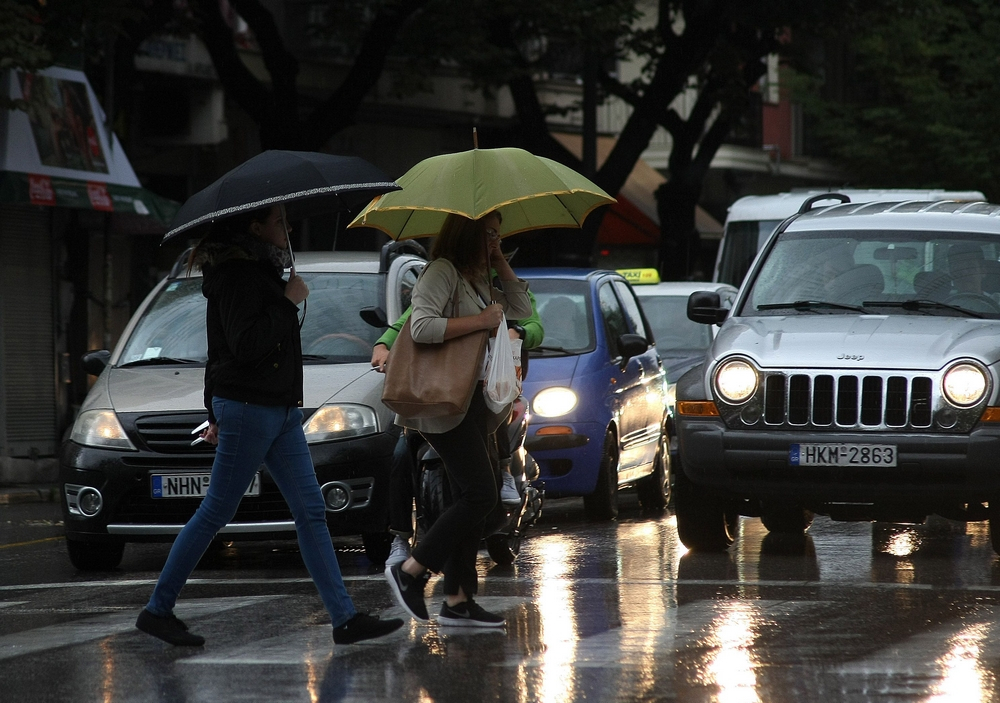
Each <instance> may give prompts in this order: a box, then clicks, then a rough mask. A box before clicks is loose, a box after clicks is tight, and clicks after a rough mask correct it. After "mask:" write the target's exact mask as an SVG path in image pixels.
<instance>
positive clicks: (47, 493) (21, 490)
mask: <svg viewBox="0 0 1000 703" xmlns="http://www.w3.org/2000/svg"><path fill="white" fill-rule="evenodd" d="M56 500H59V486H58V484H54V483H38V484H22V485H19V486H6V485H0V506H3V505H14V504H17V503H49V502H51V501H56Z"/></svg>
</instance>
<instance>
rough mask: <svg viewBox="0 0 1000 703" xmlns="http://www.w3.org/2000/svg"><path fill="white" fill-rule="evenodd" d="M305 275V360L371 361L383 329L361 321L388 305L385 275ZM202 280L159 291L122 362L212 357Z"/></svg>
mask: <svg viewBox="0 0 1000 703" xmlns="http://www.w3.org/2000/svg"><path fill="white" fill-rule="evenodd" d="M301 276H302V278H303V280H304V281H305V282H306V285H308V286H309V298H308V300H307V301H306V305H305V320H304V321H303V323H302V330H301V337H302V354H303V360H304V361H305V363H307V364H309V363H319V364H347V363H362V362H367V361H369V360H370V359H371V350H372V345H373V344H375V340H376V339H378V337H379V335H380V334H381V333H382V330H380V329H377V328H375V327H372V326H370V325H369V324H368V323H366V322H365V321H364V320H362V319H361V316H360V315H359V311H360V310H361V308H363V307H367V306H376V305H383V304H384V303H382V302H381V301H380V297H379V286H380V285H382V281H383V279H382V277H381V276H378V275H376V274H359V273H328V272H320V273H317V272H304V273H302V274H301ZM201 282H202V279H201V277H200V276H194V277H191V278H181V279H177V280H175V281H170V282H169V283H167V285H166V286H164V287H163V288H162V289H161V290H160V292H159V294H158V295H157V296H156V299H155V300H153V301H152V303H151V304H150V306H149V307H148V308H147V309H146V311H145V313H144V314H143V316H142V318H141V319H140V320H139V321H138V323H137V324H136V326H135V329H134V330H133V331H132V334H131V335H130V336H129V338H128V341H127V343H126V345H125V347H124V349H123V350H122V353H121V356H120V357H119V360H118V365H119V366H145V365H168V364H204V363H205V362H206V361H207V360H208V339H207V337H206V334H205V306H206V301H205V298H204V296H203V295H202V293H201ZM302 307H303V306H300V312H299V316H300V318H301V317H302V315H303V313H302V311H301V309H302Z"/></svg>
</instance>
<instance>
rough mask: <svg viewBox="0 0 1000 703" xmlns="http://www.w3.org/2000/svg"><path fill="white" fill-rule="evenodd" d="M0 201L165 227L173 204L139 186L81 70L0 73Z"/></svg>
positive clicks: (56, 68)
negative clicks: (0, 103)
mask: <svg viewBox="0 0 1000 703" xmlns="http://www.w3.org/2000/svg"><path fill="white" fill-rule="evenodd" d="M0 91H3V94H4V95H6V96H7V97H8V98H9V99H10V100H12V101H17V102H18V104H20V105H21V106H22V107H23V108H24V109H16V110H0V202H2V203H20V204H28V205H41V206H46V207H70V208H80V209H86V210H103V211H106V212H116V213H129V214H131V215H141V216H143V217H150V218H153V219H154V220H156V221H157V222H159V223H162V224H163V226H166V225H167V224H169V222H170V220H171V219H172V218H173V215H174V213H175V212H176V211H177V208H178V207H180V204H179V203H175V202H173V201H171V200H168V199H166V198H163V197H160V196H158V195H156V194H154V193H152V192H150V191H148V190H146V189H145V188H143V187H142V184H141V183H140V182H139V179H138V177H136V175H135V171H133V170H132V165H131V164H130V163H129V160H128V157H127V156H126V155H125V151H124V149H122V145H121V143H120V142H119V141H118V137H117V136H115V134H114V132H112V131H111V130H110V129H109V128H108V126H107V121H106V119H105V117H104V112H103V111H102V110H101V106H100V104H99V103H98V102H97V96H96V95H95V94H94V91H93V89H92V88H91V87H90V83H89V82H88V81H87V76H86V75H85V74H84V73H83V71H77V70H73V69H68V68H61V67H58V66H54V67H51V68H47V69H45V70H43V71H36V72H34V73H24V72H20V71H15V70H13V69H8V70H5V71H3V72H0Z"/></svg>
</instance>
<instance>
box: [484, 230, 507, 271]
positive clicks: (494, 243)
mask: <svg viewBox="0 0 1000 703" xmlns="http://www.w3.org/2000/svg"><path fill="white" fill-rule="evenodd" d="M486 252H487V254H488V256H489V259H490V263H491V264H492V265H493V268H496V266H497V263H499V262H500V261H506V259H505V258H504V256H503V251H502V250H501V249H500V235H499V234H497V233H496V230H492V229H489V230H486Z"/></svg>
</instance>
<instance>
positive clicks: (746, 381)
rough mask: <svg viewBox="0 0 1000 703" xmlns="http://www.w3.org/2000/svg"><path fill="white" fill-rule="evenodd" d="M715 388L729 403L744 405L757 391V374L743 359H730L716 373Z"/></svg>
mask: <svg viewBox="0 0 1000 703" xmlns="http://www.w3.org/2000/svg"><path fill="white" fill-rule="evenodd" d="M715 388H716V390H717V391H718V392H719V395H721V396H722V398H723V399H724V400H725V401H726V402H729V403H742V402H743V401H745V400H746V399H747V398H749V397H750V396H752V395H753V394H754V391H756V390H757V372H756V371H755V370H754V368H753V366H751V365H750V364H748V363H747V362H745V361H743V360H742V359H730V360H729V361H726V362H723V363H722V364H720V365H719V368H718V369H716V371H715Z"/></svg>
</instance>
